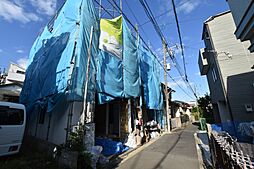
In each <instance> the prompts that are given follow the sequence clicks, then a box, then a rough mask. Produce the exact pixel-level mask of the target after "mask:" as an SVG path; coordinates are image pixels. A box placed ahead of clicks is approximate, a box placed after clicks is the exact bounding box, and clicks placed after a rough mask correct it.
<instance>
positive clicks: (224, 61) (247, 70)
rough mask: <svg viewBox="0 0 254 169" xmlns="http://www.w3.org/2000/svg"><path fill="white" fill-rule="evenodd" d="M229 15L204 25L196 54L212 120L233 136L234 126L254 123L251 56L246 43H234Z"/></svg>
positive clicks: (211, 19)
mask: <svg viewBox="0 0 254 169" xmlns="http://www.w3.org/2000/svg"><path fill="white" fill-rule="evenodd" d="M235 28H236V27H235V24H234V21H233V17H232V15H231V12H230V11H227V12H224V13H221V14H218V15H215V16H212V17H210V18H209V19H207V20H206V21H205V22H204V26H203V33H202V40H203V41H204V44H205V48H204V49H200V52H199V60H198V63H199V68H200V72H201V75H206V77H207V81H208V84H209V89H210V93H211V99H212V104H213V109H214V118H215V121H216V122H217V123H221V124H222V127H223V129H224V130H226V131H228V132H230V133H231V134H237V128H238V124H240V123H242V122H249V121H253V120H254V112H253V106H254V86H253V82H254V76H253V75H254V72H253V69H252V68H251V67H252V65H253V64H254V55H253V54H251V53H250V51H249V50H248V46H250V42H249V41H245V42H241V41H240V40H237V39H236V37H235V35H234V31H235Z"/></svg>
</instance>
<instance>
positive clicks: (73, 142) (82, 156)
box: [66, 124, 92, 169]
mask: <svg viewBox="0 0 254 169" xmlns="http://www.w3.org/2000/svg"><path fill="white" fill-rule="evenodd" d="M84 135H85V130H84V126H83V125H81V124H79V125H78V126H77V127H76V130H75V131H71V132H70V133H69V138H68V141H67V144H66V147H67V148H69V149H70V150H71V151H77V152H78V156H79V157H78V166H79V168H89V169H90V168H92V167H91V164H92V154H91V153H89V152H88V151H87V149H86V147H85V146H84V144H83V138H84Z"/></svg>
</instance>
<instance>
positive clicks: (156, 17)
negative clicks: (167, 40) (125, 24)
mask: <svg viewBox="0 0 254 169" xmlns="http://www.w3.org/2000/svg"><path fill="white" fill-rule="evenodd" d="M189 1H190V0H186V1H184V2H183V3H181V4H179V7H181V6H183V5H185V4H187V3H188V2H189ZM172 10H173V9H169V10H166V11H164V12H163V13H161V14H159V15H157V16H155V17H154V18H155V19H158V18H160V17H161V16H163V15H165V14H168V13H169V12H171V11H172ZM149 22H151V21H150V20H147V21H145V22H144V23H142V24H140V25H139V26H140V27H142V26H144V25H145V24H147V23H149Z"/></svg>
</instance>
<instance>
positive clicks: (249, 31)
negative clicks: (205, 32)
mask: <svg viewBox="0 0 254 169" xmlns="http://www.w3.org/2000/svg"><path fill="white" fill-rule="evenodd" d="M226 1H227V2H228V5H229V8H230V10H231V12H232V15H233V19H234V22H235V25H236V28H235V29H234V33H235V35H236V37H237V39H240V40H241V41H250V42H251V43H250V44H249V46H247V48H248V49H249V50H250V52H253V51H254V1H252V0H244V1H239V0H226Z"/></svg>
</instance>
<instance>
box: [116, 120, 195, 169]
mask: <svg viewBox="0 0 254 169" xmlns="http://www.w3.org/2000/svg"><path fill="white" fill-rule="evenodd" d="M196 130H197V126H194V125H191V124H190V125H188V126H187V127H186V128H185V129H183V130H180V131H177V132H173V133H171V134H164V135H163V136H161V137H160V138H159V139H158V140H157V141H155V142H154V143H152V144H151V145H149V146H148V147H146V148H145V149H143V150H142V151H140V152H138V153H137V154H136V155H134V156H133V157H130V158H129V159H127V160H126V161H124V162H123V163H120V164H119V166H117V167H116V168H118V169H157V168H158V169H198V168H199V162H198V156H197V150H196V145H195V140H194V137H193V134H194V133H195V131H196Z"/></svg>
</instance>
